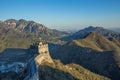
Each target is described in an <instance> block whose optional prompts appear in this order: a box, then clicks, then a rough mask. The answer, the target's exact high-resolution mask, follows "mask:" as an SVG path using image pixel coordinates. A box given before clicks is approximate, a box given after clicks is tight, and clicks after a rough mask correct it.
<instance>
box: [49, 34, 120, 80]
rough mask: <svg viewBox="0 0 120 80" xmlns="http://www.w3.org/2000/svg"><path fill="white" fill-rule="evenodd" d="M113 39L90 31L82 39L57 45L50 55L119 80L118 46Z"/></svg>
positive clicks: (119, 50)
mask: <svg viewBox="0 0 120 80" xmlns="http://www.w3.org/2000/svg"><path fill="white" fill-rule="evenodd" d="M115 41H117V40H116V39H115ZM115 41H110V40H109V39H107V38H105V37H104V36H102V35H100V34H97V33H96V32H91V33H89V34H88V35H86V36H85V37H84V38H83V39H77V40H73V41H71V42H68V43H67V44H65V45H63V46H61V47H59V48H58V49H57V50H56V51H55V52H54V53H52V54H51V56H52V57H53V58H56V59H60V60H61V61H62V62H63V63H65V64H68V63H76V64H79V65H81V66H83V67H84V68H87V69H89V70H91V71H92V72H95V73H98V74H101V75H103V76H107V77H109V78H111V79H112V80H119V79H120V70H119V67H120V47H119V46H118V45H117V44H119V43H116V42H115ZM117 42H119V41H117Z"/></svg>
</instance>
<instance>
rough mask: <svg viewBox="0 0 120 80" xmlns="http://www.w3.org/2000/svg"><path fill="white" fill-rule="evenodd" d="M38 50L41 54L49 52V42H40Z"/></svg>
mask: <svg viewBox="0 0 120 80" xmlns="http://www.w3.org/2000/svg"><path fill="white" fill-rule="evenodd" d="M38 51H39V53H40V54H42V53H49V50H48V44H43V43H42V42H40V43H39V45H38Z"/></svg>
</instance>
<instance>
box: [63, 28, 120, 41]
mask: <svg viewBox="0 0 120 80" xmlns="http://www.w3.org/2000/svg"><path fill="white" fill-rule="evenodd" d="M90 32H97V33H99V34H101V35H103V36H105V37H107V38H109V37H114V38H118V39H120V33H119V32H115V31H112V30H108V29H105V28H103V27H94V26H89V27H87V28H84V29H82V30H79V31H78V32H76V33H73V34H71V35H69V36H65V37H63V38H62V40H67V41H71V40H75V39H79V38H84V37H85V36H86V35H88V34H89V33H90Z"/></svg>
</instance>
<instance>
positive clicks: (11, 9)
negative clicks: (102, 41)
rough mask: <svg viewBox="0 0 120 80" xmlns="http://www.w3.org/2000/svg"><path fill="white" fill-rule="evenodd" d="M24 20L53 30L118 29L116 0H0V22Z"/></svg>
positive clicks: (118, 4)
mask: <svg viewBox="0 0 120 80" xmlns="http://www.w3.org/2000/svg"><path fill="white" fill-rule="evenodd" d="M6 19H17V20H18V19H26V20H33V21H36V22H38V23H41V24H44V25H45V26H47V27H49V28H55V29H63V30H64V29H80V28H83V27H87V26H102V27H106V28H109V27H120V0H0V20H2V21H4V20H6Z"/></svg>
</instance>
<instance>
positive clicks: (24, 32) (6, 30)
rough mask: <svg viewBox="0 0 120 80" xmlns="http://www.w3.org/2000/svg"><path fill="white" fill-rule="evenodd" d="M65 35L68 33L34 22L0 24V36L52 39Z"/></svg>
mask: <svg viewBox="0 0 120 80" xmlns="http://www.w3.org/2000/svg"><path fill="white" fill-rule="evenodd" d="M65 34H67V33H66V32H63V31H58V30H55V29H49V28H47V27H46V26H44V25H43V24H39V23H36V22H34V21H26V20H24V19H20V20H15V19H9V20H6V21H4V22H2V21H1V22H0V35H6V36H7V35H8V36H11V37H13V36H14V37H25V38H29V37H30V38H31V37H34V38H38V37H42V38H52V37H58V36H61V35H65Z"/></svg>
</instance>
